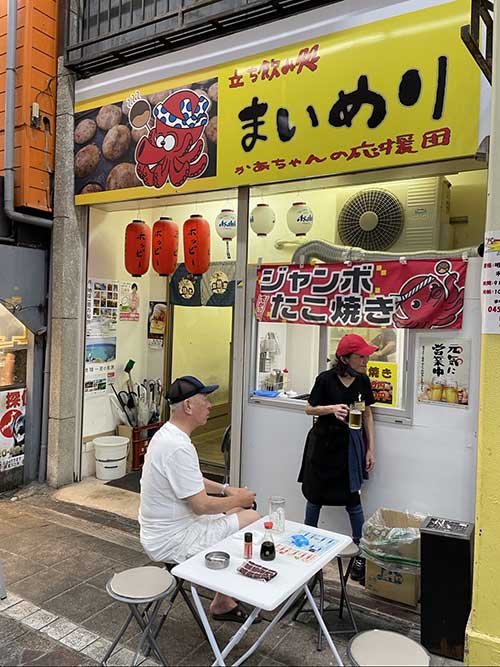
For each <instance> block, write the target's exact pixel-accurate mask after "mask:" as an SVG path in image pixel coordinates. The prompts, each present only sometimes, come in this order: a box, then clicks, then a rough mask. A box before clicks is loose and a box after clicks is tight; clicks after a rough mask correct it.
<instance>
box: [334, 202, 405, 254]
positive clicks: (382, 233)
mask: <svg viewBox="0 0 500 667" xmlns="http://www.w3.org/2000/svg"><path fill="white" fill-rule="evenodd" d="M403 223H404V211H403V207H402V206H401V203H400V201H399V199H398V198H397V197H395V196H394V195H393V194H392V193H391V192H388V191H387V190H364V191H362V192H358V193H357V194H355V195H353V196H352V197H351V198H350V199H349V200H348V201H347V202H346V203H345V204H344V206H343V207H342V210H341V211H340V214H339V218H338V231H339V236H340V239H341V241H342V243H343V244H344V245H348V246H357V247H359V248H364V249H365V250H387V249H388V248H390V247H391V246H392V245H394V243H395V242H396V241H397V240H398V238H399V237H400V235H401V232H402V231H403Z"/></svg>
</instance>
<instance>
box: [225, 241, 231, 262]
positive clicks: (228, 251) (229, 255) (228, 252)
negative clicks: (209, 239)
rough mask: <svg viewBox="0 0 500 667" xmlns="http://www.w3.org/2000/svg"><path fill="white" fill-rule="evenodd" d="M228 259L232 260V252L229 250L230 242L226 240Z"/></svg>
mask: <svg viewBox="0 0 500 667" xmlns="http://www.w3.org/2000/svg"><path fill="white" fill-rule="evenodd" d="M226 257H227V259H231V252H230V250H229V241H228V240H227V239H226Z"/></svg>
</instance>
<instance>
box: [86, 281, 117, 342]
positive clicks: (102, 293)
mask: <svg viewBox="0 0 500 667" xmlns="http://www.w3.org/2000/svg"><path fill="white" fill-rule="evenodd" d="M117 321H118V283H117V282H113V281H109V280H95V279H89V280H88V281H87V336H88V337H93V336H113V335H115V334H116V323H117Z"/></svg>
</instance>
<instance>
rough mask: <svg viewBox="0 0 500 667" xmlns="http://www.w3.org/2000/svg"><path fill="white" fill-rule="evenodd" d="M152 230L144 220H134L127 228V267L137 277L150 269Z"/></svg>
mask: <svg viewBox="0 0 500 667" xmlns="http://www.w3.org/2000/svg"><path fill="white" fill-rule="evenodd" d="M150 253H151V230H150V229H149V227H148V226H147V224H146V223H145V222H144V220H132V222H131V223H130V224H128V225H127V229H126V230H125V269H126V270H127V272H128V273H130V274H131V275H132V276H134V277H135V278H139V277H140V276H143V275H144V274H145V273H146V271H147V270H148V269H149V255H150Z"/></svg>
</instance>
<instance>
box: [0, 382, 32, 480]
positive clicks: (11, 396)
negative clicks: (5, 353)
mask: <svg viewBox="0 0 500 667" xmlns="http://www.w3.org/2000/svg"><path fill="white" fill-rule="evenodd" d="M25 414H26V389H24V388H23V389H10V390H8V391H2V392H0V473H1V472H2V471H4V470H11V469H12V468H18V467H19V466H22V465H23V462H24V432H25V426H24V420H25Z"/></svg>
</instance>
